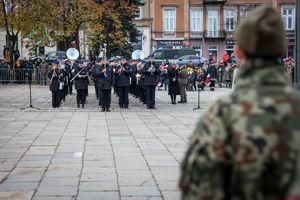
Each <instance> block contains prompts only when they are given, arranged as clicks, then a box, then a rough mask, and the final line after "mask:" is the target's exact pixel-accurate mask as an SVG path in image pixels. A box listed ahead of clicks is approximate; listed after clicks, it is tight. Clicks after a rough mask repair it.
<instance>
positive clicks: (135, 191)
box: [120, 186, 160, 197]
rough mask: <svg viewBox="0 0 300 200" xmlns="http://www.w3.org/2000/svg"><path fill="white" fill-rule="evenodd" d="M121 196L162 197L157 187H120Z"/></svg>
mask: <svg viewBox="0 0 300 200" xmlns="http://www.w3.org/2000/svg"><path fill="white" fill-rule="evenodd" d="M120 192H121V196H129V197H146V196H150V197H152V196H160V193H159V191H158V189H157V188H156V187H136V186H120Z"/></svg>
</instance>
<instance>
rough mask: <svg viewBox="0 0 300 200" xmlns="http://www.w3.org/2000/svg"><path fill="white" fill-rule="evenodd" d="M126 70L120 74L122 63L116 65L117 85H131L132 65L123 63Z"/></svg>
mask: <svg viewBox="0 0 300 200" xmlns="http://www.w3.org/2000/svg"><path fill="white" fill-rule="evenodd" d="M123 67H124V70H123V71H122V72H121V73H120V74H119V73H118V71H119V69H120V68H121V65H118V66H117V67H116V71H115V76H116V84H117V86H129V85H130V74H131V71H130V65H129V64H125V65H123Z"/></svg>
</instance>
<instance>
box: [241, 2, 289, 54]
mask: <svg viewBox="0 0 300 200" xmlns="http://www.w3.org/2000/svg"><path fill="white" fill-rule="evenodd" d="M235 39H236V40H237V42H238V44H239V46H240V47H241V48H242V49H243V50H244V52H245V54H246V55H247V56H249V57H279V56H280V55H281V54H282V53H283V52H284V50H285V47H286V44H285V31H284V26H283V21H282V19H281V16H280V14H279V13H278V12H277V11H276V10H275V9H274V8H272V7H260V8H258V9H255V10H253V11H251V12H250V13H249V16H248V17H247V18H246V19H245V20H244V21H243V22H242V23H241V24H240V25H239V27H238V28H237V30H236V33H235Z"/></svg>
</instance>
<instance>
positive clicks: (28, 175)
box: [5, 168, 45, 182]
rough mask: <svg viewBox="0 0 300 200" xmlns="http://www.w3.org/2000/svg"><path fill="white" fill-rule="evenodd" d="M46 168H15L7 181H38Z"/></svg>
mask: <svg viewBox="0 0 300 200" xmlns="http://www.w3.org/2000/svg"><path fill="white" fill-rule="evenodd" d="M44 171H45V168H15V169H14V170H13V171H12V172H11V173H10V174H9V175H8V177H7V179H6V180H5V182H36V181H40V180H41V179H42V176H43V174H44Z"/></svg>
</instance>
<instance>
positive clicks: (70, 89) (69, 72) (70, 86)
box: [65, 60, 73, 95]
mask: <svg viewBox="0 0 300 200" xmlns="http://www.w3.org/2000/svg"><path fill="white" fill-rule="evenodd" d="M65 65H66V71H67V76H68V87H67V89H68V94H69V95H72V94H73V82H71V80H72V65H71V63H70V62H69V61H68V60H66V61H65Z"/></svg>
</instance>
